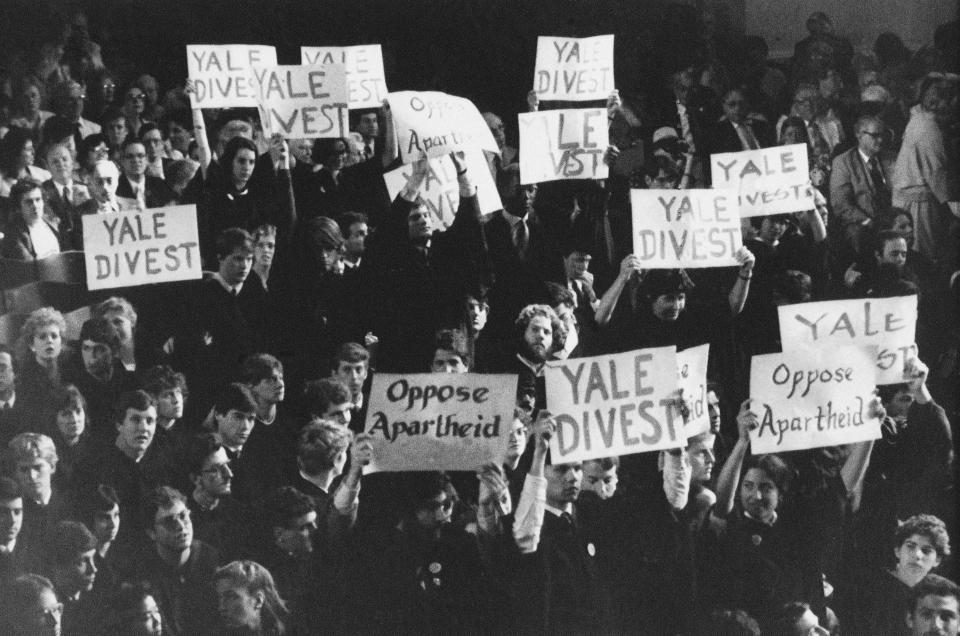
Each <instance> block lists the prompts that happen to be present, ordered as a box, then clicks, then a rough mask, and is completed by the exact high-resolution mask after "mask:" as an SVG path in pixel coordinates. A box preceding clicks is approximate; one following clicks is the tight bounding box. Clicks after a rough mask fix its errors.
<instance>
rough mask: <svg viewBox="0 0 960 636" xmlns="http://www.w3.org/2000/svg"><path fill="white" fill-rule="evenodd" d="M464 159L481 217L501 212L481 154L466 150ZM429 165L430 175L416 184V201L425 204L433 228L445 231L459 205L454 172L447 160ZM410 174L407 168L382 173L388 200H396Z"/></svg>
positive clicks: (407, 166) (493, 185) (491, 177)
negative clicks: (472, 183) (417, 185)
mask: <svg viewBox="0 0 960 636" xmlns="http://www.w3.org/2000/svg"><path fill="white" fill-rule="evenodd" d="M465 158H466V164H467V170H468V171H469V173H470V178H471V179H473V182H474V184H475V185H476V186H477V203H478V204H479V205H480V212H481V214H490V213H491V212H494V211H496V210H499V209H501V208H502V207H503V204H502V203H501V202H500V194H499V193H498V192H497V184H496V183H494V181H493V175H491V174H490V169H489V168H488V167H487V162H486V159H484V156H483V152H482V151H479V150H470V151H468V152H466V153H465ZM429 164H430V171H429V172H428V173H427V177H426V178H425V179H424V180H423V183H421V184H420V198H422V199H423V202H424V203H426V205H427V209H428V210H429V211H430V214H431V216H433V218H434V221H435V222H436V223H435V227H438V228H447V227H450V224H451V223H453V219H454V216H455V215H456V213H457V208H458V207H459V205H460V184H459V182H458V181H457V170H456V168H454V166H453V161H452V160H451V159H450V157H449V156H443V157H436V158H434V159H430V161H429ZM411 172H413V168H412V166H411V164H407V165H405V166H400V167H399V168H396V169H394V170H391V171H390V172H386V173H384V175H383V180H384V182H385V183H386V185H387V193H388V194H389V195H390V200H393V199H395V198H397V195H398V194H400V191H401V190H402V189H403V186H404V185H406V183H407V179H409V178H410V173H411Z"/></svg>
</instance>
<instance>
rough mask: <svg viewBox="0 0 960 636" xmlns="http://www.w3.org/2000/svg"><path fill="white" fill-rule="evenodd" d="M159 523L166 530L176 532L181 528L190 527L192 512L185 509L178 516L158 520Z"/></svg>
mask: <svg viewBox="0 0 960 636" xmlns="http://www.w3.org/2000/svg"><path fill="white" fill-rule="evenodd" d="M157 523H158V524H160V526H161V527H162V528H163V529H164V530H170V531H171V532H175V531H177V530H179V529H180V528H181V527H185V526H189V525H190V511H189V510H187V509H183V510H181V511H180V512H179V513H178V514H175V515H167V516H166V517H162V518H161V519H159V520H157Z"/></svg>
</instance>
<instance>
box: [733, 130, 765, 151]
mask: <svg viewBox="0 0 960 636" xmlns="http://www.w3.org/2000/svg"><path fill="white" fill-rule="evenodd" d="M737 130H739V131H740V137H741V138H742V139H743V141H744V142H746V144H747V147H748V148H749V149H750V150H759V148H760V144H759V143H757V138H756V137H754V135H753V131H752V130H750V126H748V125H747V124H737Z"/></svg>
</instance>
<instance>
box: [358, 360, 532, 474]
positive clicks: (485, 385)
mask: <svg viewBox="0 0 960 636" xmlns="http://www.w3.org/2000/svg"><path fill="white" fill-rule="evenodd" d="M516 393H517V376H515V375H486V374H479V373H464V374H459V373H414V374H403V375H400V374H393V373H378V374H377V375H375V376H374V377H373V383H372V385H371V388H370V408H369V411H368V414H367V428H366V431H365V432H366V433H367V434H368V435H370V436H372V437H373V449H374V453H373V455H374V459H373V462H371V464H370V465H369V466H367V467H365V468H364V472H366V473H376V472H383V471H406V470H476V469H477V468H479V467H480V466H481V465H482V464H485V463H487V462H491V461H499V460H500V458H501V457H502V456H503V452H504V450H505V449H506V446H507V442H508V439H509V437H510V428H511V425H512V422H513V409H514V405H515V403H516Z"/></svg>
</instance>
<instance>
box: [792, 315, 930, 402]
mask: <svg viewBox="0 0 960 636" xmlns="http://www.w3.org/2000/svg"><path fill="white" fill-rule="evenodd" d="M777 314H778V318H779V321H780V341H781V343H782V344H783V350H784V351H803V350H806V349H810V348H811V347H819V348H829V347H835V346H837V345H844V344H857V345H871V344H873V345H877V348H878V352H877V360H876V367H877V376H876V378H875V380H876V383H877V384H898V383H900V382H904V381H905V380H904V375H903V369H904V365H905V364H906V361H907V360H909V359H910V358H913V357H916V355H917V345H915V344H914V338H915V332H916V327H917V297H916V296H896V297H893V298H857V299H853V300H825V301H821V302H816V303H801V304H797V305H782V306H780V307H777Z"/></svg>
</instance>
